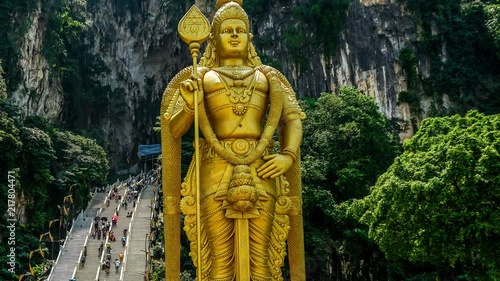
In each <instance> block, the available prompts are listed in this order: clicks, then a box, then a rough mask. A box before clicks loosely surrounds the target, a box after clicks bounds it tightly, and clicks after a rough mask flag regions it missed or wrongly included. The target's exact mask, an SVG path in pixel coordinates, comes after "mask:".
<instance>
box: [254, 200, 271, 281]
mask: <svg viewBox="0 0 500 281" xmlns="http://www.w3.org/2000/svg"><path fill="white" fill-rule="evenodd" d="M274 200H275V199H274V198H273V197H272V196H268V200H267V201H261V204H262V207H263V208H262V209H260V210H259V213H260V217H258V218H255V219H250V220H249V222H250V227H249V230H250V231H249V232H250V271H251V275H252V280H253V281H264V280H266V281H267V280H271V268H270V265H269V247H271V230H272V224H273V219H274V215H273V213H274V204H275V201H274Z"/></svg>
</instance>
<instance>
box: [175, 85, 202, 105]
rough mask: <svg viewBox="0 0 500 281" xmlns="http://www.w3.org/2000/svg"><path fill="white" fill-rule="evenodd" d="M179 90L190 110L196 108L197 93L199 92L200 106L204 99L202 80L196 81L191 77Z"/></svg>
mask: <svg viewBox="0 0 500 281" xmlns="http://www.w3.org/2000/svg"><path fill="white" fill-rule="evenodd" d="M179 90H180V92H181V96H182V98H183V99H184V101H185V102H186V105H187V107H189V108H190V109H193V108H194V93H195V91H198V104H200V103H201V101H202V99H203V82H202V81H201V79H200V78H198V79H195V78H193V77H191V78H189V79H186V80H184V81H182V82H181V85H180V87H179Z"/></svg>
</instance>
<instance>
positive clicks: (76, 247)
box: [49, 193, 107, 281]
mask: <svg viewBox="0 0 500 281" xmlns="http://www.w3.org/2000/svg"><path fill="white" fill-rule="evenodd" d="M106 195H107V194H106V193H94V196H93V197H92V200H91V202H90V203H89V208H87V210H86V211H85V212H83V213H80V215H79V216H78V218H77V219H76V220H75V221H74V223H73V226H72V228H71V230H70V231H69V232H68V236H67V237H66V241H65V242H64V246H63V248H62V249H61V251H60V252H59V255H58V257H57V261H56V263H55V265H54V268H53V270H52V273H51V275H50V279H49V280H50V281H66V280H69V279H70V278H71V277H72V276H74V274H75V272H76V269H77V268H78V264H79V261H80V258H81V255H82V251H83V247H84V245H85V243H86V242H87V239H88V236H89V233H90V229H91V227H92V222H93V219H94V217H95V216H96V215H97V213H98V210H99V208H100V205H101V204H102V202H103V200H104V198H105V197H106ZM89 280H93V279H89Z"/></svg>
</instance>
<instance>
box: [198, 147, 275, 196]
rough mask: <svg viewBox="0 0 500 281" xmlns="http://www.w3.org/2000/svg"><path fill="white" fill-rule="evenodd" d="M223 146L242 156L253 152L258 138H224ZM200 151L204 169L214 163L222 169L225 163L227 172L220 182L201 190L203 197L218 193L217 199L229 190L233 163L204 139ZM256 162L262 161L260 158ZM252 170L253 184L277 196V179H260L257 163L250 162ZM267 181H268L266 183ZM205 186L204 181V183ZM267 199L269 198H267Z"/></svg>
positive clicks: (264, 191) (264, 192) (268, 193)
mask: <svg viewBox="0 0 500 281" xmlns="http://www.w3.org/2000/svg"><path fill="white" fill-rule="evenodd" d="M220 143H221V144H222V146H223V147H224V148H226V149H227V150H229V151H231V152H232V153H234V154H235V155H241V156H243V157H244V156H246V155H248V154H249V153H251V152H252V151H253V150H254V149H255V147H256V146H257V140H248V139H230V140H223V141H220ZM200 146H201V147H200V152H201V154H202V157H201V158H202V163H201V165H202V169H210V167H209V166H211V165H213V166H214V168H217V169H221V166H220V165H225V168H224V169H225V172H224V173H223V175H222V176H221V179H220V180H219V181H218V184H214V186H209V187H203V188H202V190H201V198H205V197H206V196H209V195H211V194H214V193H216V195H215V198H216V200H217V199H218V198H221V197H224V196H225V194H226V192H227V190H228V184H229V182H230V179H231V177H232V175H233V165H231V164H229V163H228V162H227V161H226V160H224V159H223V158H221V157H220V156H218V155H217V153H216V152H215V151H214V150H213V148H212V147H210V145H208V144H207V143H206V141H204V140H202V139H201V140H200ZM269 151H270V149H266V151H265V153H264V155H267V154H269ZM256 162H262V163H263V160H261V159H260V158H259V159H258V160H257V161H256ZM262 163H254V164H258V165H260V164H262ZM249 167H250V170H251V172H250V173H251V175H252V179H253V185H254V186H255V187H256V188H257V189H258V190H260V191H261V192H260V193H261V194H265V195H266V196H264V197H267V195H270V196H272V197H274V198H276V197H277V191H276V190H277V188H276V184H275V180H263V179H260V178H259V177H258V176H257V175H256V173H257V172H256V171H255V168H256V167H255V165H253V164H250V166H249ZM265 181H267V183H264V182H265ZM202 186H203V183H202ZM260 198H261V199H264V198H263V197H262V196H261V197H260ZM265 200H267V199H265Z"/></svg>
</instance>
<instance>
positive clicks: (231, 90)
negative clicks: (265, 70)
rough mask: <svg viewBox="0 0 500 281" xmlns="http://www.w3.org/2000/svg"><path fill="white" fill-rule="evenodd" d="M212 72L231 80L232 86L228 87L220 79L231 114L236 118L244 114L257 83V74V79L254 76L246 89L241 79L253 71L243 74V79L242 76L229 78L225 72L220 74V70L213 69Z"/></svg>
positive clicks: (253, 71)
mask: <svg viewBox="0 0 500 281" xmlns="http://www.w3.org/2000/svg"><path fill="white" fill-rule="evenodd" d="M244 70H246V69H244ZM214 71H215V72H217V73H219V74H221V75H223V76H226V77H228V78H230V79H233V86H231V87H228V86H227V84H226V82H225V81H224V79H223V78H222V77H220V79H221V81H222V83H223V84H224V87H225V88H226V91H227V96H228V98H229V101H230V102H231V103H232V104H233V113H234V114H236V115H238V116H241V115H243V114H245V113H246V112H247V108H248V102H249V101H250V97H251V96H252V93H253V91H254V90H255V85H256V83H257V79H258V75H259V73H258V72H257V77H255V76H254V77H253V79H252V81H251V82H250V83H249V84H248V85H247V87H246V88H244V87H243V85H244V82H243V79H245V78H247V77H248V76H250V75H251V74H253V73H255V69H252V70H251V71H248V72H247V73H244V77H243V75H240V76H237V77H235V76H233V77H229V76H227V75H226V73H225V72H221V71H220V69H217V70H215V69H214Z"/></svg>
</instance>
